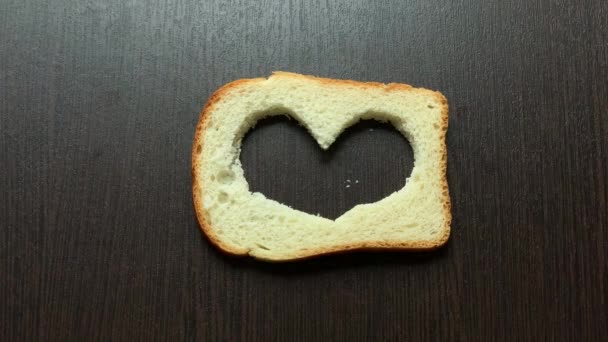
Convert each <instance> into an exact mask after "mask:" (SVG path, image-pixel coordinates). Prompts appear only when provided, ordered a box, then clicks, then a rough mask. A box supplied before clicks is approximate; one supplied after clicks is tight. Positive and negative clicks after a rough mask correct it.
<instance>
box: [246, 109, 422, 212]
mask: <svg viewBox="0 0 608 342" xmlns="http://www.w3.org/2000/svg"><path fill="white" fill-rule="evenodd" d="M240 159H241V163H242V165H243V169H244V171H245V178H246V179H247V182H248V183H249V187H250V190H251V191H253V192H260V193H262V194H264V195H265V196H266V197H268V198H271V199H273V200H275V201H278V202H280V203H283V204H286V205H289V206H290V207H292V208H294V209H297V210H300V211H304V212H307V213H309V214H313V215H317V214H318V215H320V216H323V217H326V218H329V219H332V220H333V219H336V218H338V217H339V216H340V215H342V214H343V213H345V212H346V211H347V210H349V209H351V208H352V207H354V206H355V205H357V204H362V203H373V202H376V201H379V200H381V199H382V198H384V197H386V196H388V195H390V194H391V193H393V192H395V191H398V190H400V189H401V188H403V186H404V185H405V182H406V179H407V178H408V177H409V176H410V173H411V172H412V168H413V166H414V156H413V152H412V148H411V146H410V145H409V143H408V141H407V139H406V138H405V137H404V136H403V135H402V134H401V133H400V132H398V131H397V130H396V129H395V128H394V127H393V126H392V125H390V124H389V123H382V122H378V121H375V120H363V121H360V122H358V123H357V124H355V125H353V126H351V127H349V128H347V129H346V130H345V131H344V132H343V133H342V134H341V135H340V136H339V137H338V139H337V140H336V141H335V142H334V143H333V144H332V145H331V146H330V147H329V148H328V149H327V150H323V149H321V148H320V147H319V144H318V143H317V142H316V141H315V140H314V138H313V137H312V136H311V135H310V133H309V132H308V131H307V130H306V129H305V128H304V127H302V126H301V125H300V124H299V123H298V121H296V120H293V119H291V120H290V119H289V117H288V116H287V115H286V116H273V117H269V118H265V119H262V120H260V121H258V123H257V124H256V126H255V127H254V128H252V129H250V130H249V131H248V133H247V134H246V135H245V138H244V139H243V142H242V149H241V155H240Z"/></svg>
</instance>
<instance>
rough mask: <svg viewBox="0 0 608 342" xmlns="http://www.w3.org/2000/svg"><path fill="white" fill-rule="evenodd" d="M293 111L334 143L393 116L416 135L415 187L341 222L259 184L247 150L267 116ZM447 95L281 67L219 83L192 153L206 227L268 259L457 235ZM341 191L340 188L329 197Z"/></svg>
mask: <svg viewBox="0 0 608 342" xmlns="http://www.w3.org/2000/svg"><path fill="white" fill-rule="evenodd" d="M279 114H287V115H289V116H291V117H292V118H295V119H296V120H298V121H299V122H300V123H301V124H302V125H303V126H304V127H306V129H308V131H309V132H310V134H311V135H312V136H313V137H314V138H315V139H316V140H317V142H318V143H319V145H320V146H321V147H322V148H324V149H326V148H328V147H329V146H330V145H331V144H332V142H333V141H334V140H335V139H336V138H337V137H338V136H339V135H340V133H341V132H342V131H344V129H346V128H347V127H349V126H351V125H353V124H354V123H356V122H357V121H359V120H361V119H376V120H381V121H389V122H391V123H392V124H393V126H394V127H395V128H396V129H397V130H399V131H400V132H401V133H402V134H404V135H405V137H406V138H407V139H408V140H409V142H410V144H411V146H412V149H413V151H414V168H413V170H412V173H411V175H410V177H408V179H407V181H406V184H405V186H404V187H403V188H402V189H401V190H399V191H396V192H394V193H393V194H391V195H389V196H388V197H385V198H384V199H382V200H380V201H378V202H375V203H369V204H360V205H357V206H355V207H353V208H352V209H350V210H349V211H347V212H346V213H344V214H343V215H342V216H340V217H338V218H337V219H335V220H330V219H326V218H323V217H319V216H315V215H310V214H307V213H304V212H301V211H298V210H295V209H292V208H290V207H288V206H286V205H284V204H281V203H278V202H276V201H273V200H271V199H268V198H266V197H264V195H262V194H260V193H252V192H250V191H249V185H248V184H247V181H246V180H245V177H244V173H243V168H242V166H241V162H240V158H239V154H240V150H241V140H242V138H243V136H244V134H245V133H246V132H247V131H248V130H249V129H250V128H252V127H253V126H254V125H255V123H256V122H257V120H259V119H261V118H263V117H266V116H270V115H279ZM447 127H448V105H447V101H446V99H445V97H444V96H443V95H441V93H438V92H434V91H431V90H427V89H422V88H412V87H411V86H409V85H406V84H396V83H390V84H382V83H372V82H356V81H350V80H334V79H326V78H318V77H313V76H305V75H299V74H294V73H286V72H275V73H274V74H273V75H272V76H270V77H269V78H267V79H266V78H255V79H242V80H237V81H234V82H231V83H229V84H227V85H225V86H224V87H222V88H220V89H219V90H217V91H216V92H215V93H214V94H213V95H212V96H211V98H210V99H209V101H208V102H207V104H206V105H205V107H204V108H203V111H202V113H201V116H200V120H199V123H198V126H197V128H196V134H195V137H194V145H193V150H192V177H193V185H192V191H193V197H194V207H195V210H196V215H197V218H198V221H199V223H200V226H201V228H202V230H203V232H204V233H205V234H206V235H207V237H208V238H209V240H210V241H211V242H212V243H213V244H214V245H216V246H217V247H219V248H220V249H221V250H222V251H225V252H227V253H230V254H235V255H250V256H252V257H255V258H258V259H262V260H267V261H288V260H297V259H303V258H308V257H312V256H317V255H321V254H328V253H336V252H345V251H352V250H367V249H373V250H375V249H404V250H426V249H434V248H437V247H440V246H442V245H443V244H444V243H445V242H446V241H447V240H448V237H449V234H450V222H451V213H450V197H449V194H448V185H447V180H446V146H445V134H446V130H447ZM327 196H332V194H327Z"/></svg>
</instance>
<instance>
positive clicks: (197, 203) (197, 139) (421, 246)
mask: <svg viewBox="0 0 608 342" xmlns="http://www.w3.org/2000/svg"><path fill="white" fill-rule="evenodd" d="M273 75H276V76H280V77H294V78H305V79H307V80H312V81H316V82H320V83H323V84H325V85H332V86H349V87H353V86H354V87H357V88H362V89H369V88H383V89H384V90H387V91H420V92H430V93H432V95H433V96H434V97H435V98H436V99H437V101H438V102H439V103H440V104H441V130H440V132H441V133H440V134H441V135H440V139H441V144H442V159H441V161H442V165H441V169H442V170H441V173H442V177H443V178H442V180H441V181H442V183H443V186H442V187H443V191H442V195H443V210H444V218H445V227H444V228H443V229H442V230H441V232H440V233H441V235H440V236H439V238H438V239H436V240H428V241H415V242H408V241H405V242H384V241H375V242H374V241H366V242H363V243H360V244H344V245H336V246H332V247H331V248H319V249H304V250H300V251H297V252H296V253H294V255H292V256H289V257H286V258H282V259H267V258H264V257H260V256H257V255H251V253H250V250H247V249H244V248H238V247H236V246H230V245H227V244H226V243H225V242H223V241H222V240H221V239H220V238H219V237H218V236H217V235H216V234H215V232H214V230H213V228H212V226H211V222H208V219H207V217H206V212H205V209H204V202H203V201H204V199H203V197H202V196H201V193H202V189H199V188H198V184H199V182H198V180H197V178H196V177H197V176H196V175H197V172H196V170H197V169H198V168H199V167H202V164H203V163H202V162H200V161H199V162H197V159H200V158H199V157H198V155H199V154H200V153H201V151H202V149H203V146H204V143H205V130H206V128H207V125H208V121H209V114H208V113H210V110H211V108H212V107H213V106H214V104H216V103H217V102H219V101H221V100H222V98H223V97H224V96H226V95H227V94H228V93H229V92H230V91H232V90H234V89H235V88H237V87H238V86H240V85H242V84H245V83H250V82H260V81H264V80H266V79H265V78H252V79H240V80H236V81H233V82H230V83H228V84H226V85H224V86H223V87H221V88H219V89H218V90H217V91H215V92H214V93H213V94H212V95H211V97H210V98H209V100H208V101H207V103H206V104H205V106H204V107H203V110H202V111H201V114H200V117H199V121H198V124H197V127H196V132H195V135H194V143H193V145H192V170H191V171H192V194H193V202H194V210H195V212H196V218H197V220H198V223H199V226H200V228H201V230H202V232H203V233H204V235H205V236H207V238H208V239H209V241H210V242H211V243H212V244H213V245H215V246H216V247H217V248H218V249H219V250H220V251H222V252H224V253H227V254H230V255H235V256H246V255H251V256H252V257H254V258H256V259H259V260H264V261H269V262H290V261H298V260H305V259H310V258H314V257H318V256H322V255H328V254H341V253H346V252H354V251H377V250H393V251H395V250H403V251H429V250H434V249H437V248H440V247H442V246H443V245H445V243H446V242H447V241H448V239H449V236H450V226H451V221H452V214H451V203H450V195H449V190H448V183H447V147H446V144H445V136H446V132H447V128H448V103H447V99H446V98H445V97H444V96H443V94H441V93H439V92H436V91H432V90H428V89H425V88H413V87H412V86H410V85H408V84H401V83H389V84H384V83H378V82H360V81H353V80H337V79H330V78H322V77H317V76H310V75H301V74H296V73H290V72H283V71H276V72H274V73H273Z"/></svg>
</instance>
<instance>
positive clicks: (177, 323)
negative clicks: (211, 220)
mask: <svg viewBox="0 0 608 342" xmlns="http://www.w3.org/2000/svg"><path fill="white" fill-rule="evenodd" d="M272 70H287V71H294V72H300V73H307V74H316V75H322V76H328V77H334V78H352V79H357V80H371V81H381V82H405V83H410V84H413V85H416V86H423V87H426V88H431V89H437V90H440V91H441V92H443V93H444V94H445V95H446V97H447V98H448V100H449V103H450V127H449V131H448V136H447V143H448V149H449V154H448V163H449V165H448V180H449V186H450V192H451V198H452V202H453V225H452V236H451V240H450V242H449V244H448V245H447V246H446V247H445V248H444V249H442V250H440V251H438V252H436V253H428V254H416V255H411V254H403V253H358V254H351V255H342V256H333V257H324V258H321V259H316V260H311V261H307V262H302V263H295V264H287V265H267V264H262V263H259V262H255V261H252V260H246V259H245V260H243V259H234V258H229V257H226V256H224V255H222V254H220V253H218V252H217V251H216V250H215V249H214V248H213V247H212V246H211V245H210V244H209V243H208V242H207V241H206V240H205V239H204V238H203V237H202V236H201V234H200V233H199V231H198V226H197V223H196V220H195V217H194V213H193V209H192V204H191V191H190V147H191V141H192V137H193V133H194V128H195V124H196V122H197V119H198V114H199V111H200V109H201V107H202V106H203V104H204V102H205V101H206V99H207V97H208V96H209V95H210V94H211V93H212V92H213V91H214V90H215V89H217V88H218V87H219V86H221V85H222V84H224V83H226V82H228V81H231V80H234V79H237V78H244V77H254V76H265V75H268V74H269V73H270V72H271V71H272ZM370 128H372V129H374V128H375V129H374V130H373V131H370ZM242 160H243V162H244V164H245V168H246V172H247V175H248V177H249V181H250V183H251V185H252V187H253V188H255V189H258V190H260V191H262V192H265V193H267V194H269V195H270V196H272V197H275V198H278V199H281V200H283V201H285V202H287V203H290V204H293V205H294V206H296V207H298V208H301V209H303V210H307V211H309V212H320V213H322V214H323V215H327V216H330V217H331V216H333V217H335V216H338V215H339V214H340V213H342V212H344V211H345V210H347V209H348V208H349V207H351V206H352V205H354V204H355V203H361V202H366V201H373V200H377V199H378V198H381V197H382V196H384V195H386V194H388V193H390V192H392V191H394V190H397V189H398V188H399V187H400V186H401V185H402V184H403V181H404V177H406V176H407V175H408V173H409V172H410V171H411V165H412V155H411V151H410V150H409V149H408V147H407V143H406V142H405V141H404V140H403V139H402V138H400V136H399V135H397V134H396V133H395V131H394V130H392V129H391V128H390V127H386V126H378V125H374V124H370V123H363V124H362V125H361V126H359V127H356V128H355V129H353V130H350V131H348V132H346V136H345V137H342V138H341V140H340V142H339V144H338V145H337V146H336V147H335V148H334V149H333V150H330V151H329V152H326V153H322V152H321V150H320V149H319V148H318V147H317V146H316V145H315V143H314V142H313V140H312V139H311V138H309V137H308V136H307V135H306V134H305V133H304V131H302V130H301V129H300V128H299V127H297V125H295V124H293V123H289V122H286V121H281V120H278V121H277V120H274V121H272V120H271V121H268V122H265V123H264V124H263V125H261V127H260V129H258V130H255V131H253V133H251V134H250V135H249V136H248V137H247V139H246V141H245V146H244V152H243V155H242ZM273 165H274V166H273ZM346 179H351V180H353V179H358V180H359V181H360V183H358V184H357V186H352V187H351V188H346V187H345V186H344V185H345V180H346ZM607 259H608V3H607V2H606V1H604V0H588V1H548V0H547V1H545V0H541V1H524V0H521V1H516V0H507V1H495V2H491V1H481V0H479V1H427V0H416V1H388V2H385V1H383V2H374V3H371V2H368V1H346V0H344V1H321V0H313V1H299V0H292V1H261V2H253V1H251V2H247V1H235V2H232V1H230V2H228V1H226V2H220V1H211V2H206V1H199V0H166V1H134V0H127V1H119V0H112V1H88V0H87V1H60V0H50V1H30V0H3V1H2V2H1V3H0V340H1V341H32V340H41V341H65V340H73V341H109V340H116V341H149V340H171V341H176V340H199V341H214V340H221V341H239V340H243V341H251V340H260V341H272V340H276V341H296V340H302V341H357V340H361V341H388V340H394V341H427V340H436V341H447V340H460V341H492V340H496V341H526V340H530V341H538V340H568V341H600V340H606V338H607V336H608V262H607Z"/></svg>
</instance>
